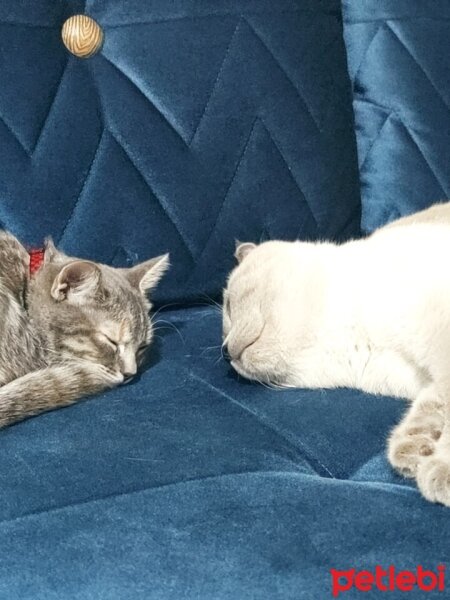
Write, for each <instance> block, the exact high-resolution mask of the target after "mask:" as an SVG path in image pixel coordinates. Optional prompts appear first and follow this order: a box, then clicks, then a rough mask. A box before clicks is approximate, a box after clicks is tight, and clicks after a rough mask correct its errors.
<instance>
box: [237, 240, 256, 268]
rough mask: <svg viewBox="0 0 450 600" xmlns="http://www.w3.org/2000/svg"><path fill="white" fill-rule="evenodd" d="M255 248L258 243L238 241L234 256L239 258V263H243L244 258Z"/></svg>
mask: <svg viewBox="0 0 450 600" xmlns="http://www.w3.org/2000/svg"><path fill="white" fill-rule="evenodd" d="M255 248H256V244H252V243H251V242H238V241H236V250H235V252H234V256H235V258H237V261H238V263H241V262H242V261H243V260H244V258H245V257H246V256H247V255H248V254H250V252H251V251H252V250H254V249H255Z"/></svg>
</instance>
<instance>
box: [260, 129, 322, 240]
mask: <svg viewBox="0 0 450 600" xmlns="http://www.w3.org/2000/svg"><path fill="white" fill-rule="evenodd" d="M259 120H260V121H261V123H262V125H263V127H264V129H265V130H266V132H267V135H268V136H269V139H270V140H271V141H272V143H273V145H274V146H275V149H276V150H277V152H278V154H279V156H280V158H281V160H282V161H283V163H284V164H285V166H286V169H287V171H288V173H289V176H290V179H291V180H292V181H293V183H294V185H295V186H296V187H297V189H298V191H299V192H300V194H301V196H302V198H303V200H304V204H305V205H306V207H307V209H308V211H309V214H310V215H311V218H312V220H313V221H314V223H315V224H316V227H317V229H318V230H319V229H320V227H319V223H318V222H317V219H316V217H315V216H314V213H313V211H312V209H311V206H310V205H309V202H308V200H307V198H306V196H305V194H304V193H303V190H302V188H301V187H300V185H299V183H298V182H297V180H296V179H295V177H294V174H293V173H292V170H291V168H290V167H289V164H288V162H287V160H286V159H285V158H284V155H283V152H282V151H281V148H280V146H279V144H278V142H277V141H276V140H275V137H274V136H273V135H272V134H271V132H270V130H269V128H268V127H267V125H266V122H265V121H264V119H263V118H262V117H259Z"/></svg>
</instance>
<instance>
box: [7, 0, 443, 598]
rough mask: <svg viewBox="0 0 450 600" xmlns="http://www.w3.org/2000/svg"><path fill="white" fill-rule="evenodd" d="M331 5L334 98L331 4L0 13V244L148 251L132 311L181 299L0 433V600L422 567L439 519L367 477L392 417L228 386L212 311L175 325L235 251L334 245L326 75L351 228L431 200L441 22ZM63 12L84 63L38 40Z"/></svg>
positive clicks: (334, 185) (355, 398)
mask: <svg viewBox="0 0 450 600" xmlns="http://www.w3.org/2000/svg"><path fill="white" fill-rule="evenodd" d="M343 6H344V10H345V24H344V25H345V39H346V44H347V53H348V57H349V58H348V60H349V65H348V68H349V71H350V77H349V76H348V73H347V64H346V55H345V47H344V41H343V32H342V21H341V10H340V2H339V1H338V0H277V1H276V2H271V1H270V0H195V1H194V0H171V1H170V2H168V1H167V0H147V1H146V2H143V1H142V0H94V1H90V0H87V1H86V2H83V1H78V2H77V1H75V0H73V1H70V2H69V1H63V0H61V1H58V2H55V1H54V0H45V1H44V0H22V1H20V2H17V1H16V0H3V2H1V3H0V34H1V37H0V81H1V85H0V161H1V165H2V169H1V170H0V221H1V222H2V224H3V226H5V227H7V228H9V229H11V230H12V231H13V232H14V233H16V234H18V235H19V236H21V237H22V238H23V239H24V240H26V241H28V242H29V243H39V242H40V241H41V239H42V238H43V237H44V236H45V235H47V234H48V233H52V234H53V236H54V237H55V239H56V241H57V242H60V243H61V244H62V246H63V247H64V248H65V249H66V250H67V251H68V252H73V253H75V254H81V255H84V256H90V257H92V258H96V259H100V260H104V261H105V262H112V263H113V264H116V265H123V264H128V263H132V262H135V261H137V260H140V259H142V258H146V257H147V256H150V255H156V254H159V253H161V252H165V251H167V250H170V251H171V253H172V260H173V263H174V268H173V270H172V271H171V274H170V276H169V277H168V278H167V279H166V280H165V282H164V284H163V286H162V287H161V289H160V292H159V295H158V298H157V299H158V301H159V302H164V303H166V302H184V304H185V306H184V307H181V308H178V309H177V310H171V311H167V310H166V311H165V312H164V311H163V312H161V313H159V314H158V315H157V317H156V320H157V327H158V332H157V335H158V337H157V339H156V341H155V343H154V345H153V347H152V350H151V353H150V356H149V362H148V365H147V368H146V369H145V370H144V372H143V373H142V374H141V375H140V376H139V377H138V379H137V380H136V381H135V382H133V383H132V384H130V385H127V386H125V387H121V388H118V389H116V390H113V391H111V392H108V393H107V394H104V395H101V396H98V397H96V398H92V399H90V400H88V401H86V402H82V403H80V404H78V405H76V406H73V407H71V408H68V409H65V410H60V411H56V412H54V413H49V414H46V415H43V416H41V417H38V418H35V419H31V420H29V421H27V422H24V423H21V424H18V425H16V426H14V427H11V428H9V429H6V430H3V431H1V432H0V451H1V460H0V539H1V544H0V598H2V599H3V598H5V599H7V600H53V599H54V600H75V599H76V600H99V599H101V598H105V599H107V600H116V599H117V600H127V599H130V600H140V599H142V600H169V599H175V600H267V599H270V600H299V599H302V600H324V599H326V598H331V577H330V574H329V569H330V568H337V569H349V568H355V569H358V570H362V569H373V568H374V567H375V566H376V565H377V564H380V565H383V566H389V565H390V564H393V565H395V567H396V568H397V569H399V570H401V569H409V570H411V569H415V568H416V566H417V565H418V564H421V565H423V566H425V567H428V568H432V569H435V568H436V566H437V565H438V564H440V563H445V562H446V560H447V556H448V540H449V535H450V520H449V514H450V513H449V511H448V509H445V508H443V507H440V506H436V505H431V504H429V503H427V502H426V501H425V500H423V499H422V498H421V496H420V495H419V493H418V492H417V490H416V488H415V486H414V485H413V484H411V483H410V482H407V481H405V480H403V479H401V478H400V477H398V476H396V475H395V474H394V473H393V472H392V471H391V469H390V468H389V466H388V464H387V461H386V459H385V457H384V451H385V450H384V449H385V444H386V438H387V435H388V432H389V430H390V429H391V428H392V427H393V425H394V423H395V422H397V421H398V419H399V418H400V415H401V413H402V411H403V410H404V404H403V403H402V402H401V401H398V400H393V399H390V398H381V397H372V396H368V395H365V394H362V393H359V392H355V391H350V390H336V391H332V392H330V391H321V390H319V391H309V390H293V391H275V390H270V389H267V388H265V387H261V386H258V385H254V384H251V383H248V382H245V381H243V380H242V379H238V378H237V376H236V375H235V374H234V373H233V371H232V370H231V369H230V368H229V366H228V365H227V363H226V362H225V361H224V360H222V359H221V355H220V343H221V332H220V315H219V313H218V311H217V310H216V309H214V308H212V307H210V306H206V307H205V306H196V307H195V306H192V305H191V306H189V307H187V304H188V302H189V301H191V300H195V299H197V302H198V304H200V303H201V302H202V303H204V299H205V295H215V294H216V293H217V292H219V290H220V287H221V286H222V284H223V281H224V277H225V274H226V272H227V270H228V269H229V268H230V267H231V265H232V264H233V261H232V252H233V246H234V238H235V237H237V238H240V239H253V240H259V239H266V238H270V237H285V238H287V239H292V238H295V237H297V236H300V237H302V238H316V237H334V238H335V239H341V238H345V237H346V236H349V235H357V234H358V233H359V230H360V212H361V210H360V200H359V180H358V162H357V156H356V144H355V140H354V137H355V128H354V124H353V113H352V97H351V81H350V79H351V80H352V81H353V82H354V108H355V116H356V137H357V139H358V151H359V162H360V168H361V190H362V194H363V227H364V229H365V230H366V231H369V230H371V229H372V228H373V227H375V226H376V225H378V224H381V223H383V222H385V221H386V220H389V219H391V218H393V217H394V216H396V215H398V214H403V213H405V212H410V211H412V210H413V209H414V208H418V207H422V206H424V205H426V204H427V203H429V202H432V201H434V200H435V199H437V198H442V197H443V195H444V192H445V185H446V183H445V182H446V180H445V174H446V173H447V172H448V170H446V169H448V167H447V166H446V163H445V160H446V158H445V157H446V150H447V148H446V147H445V138H446V135H447V133H446V131H447V130H446V124H447V123H448V118H449V117H448V112H447V111H446V110H445V106H444V99H446V98H447V95H446V94H447V91H446V89H447V88H446V87H445V86H446V85H447V82H448V74H447V72H446V70H445V68H444V64H445V61H446V58H445V57H446V50H447V49H448V45H449V42H448V41H447V38H446V36H445V33H446V28H447V25H448V22H449V21H448V20H447V19H448V16H449V13H448V9H447V3H446V1H444V0H407V1H406V0H395V1H394V0H393V1H392V2H386V1H384V0H372V1H370V2H369V1H368V0H347V1H345V2H344V4H343ZM78 12H82V13H87V14H90V15H92V16H93V17H94V18H96V19H97V20H98V22H99V23H100V24H101V25H102V27H103V28H104V31H105V44H104V47H103V49H102V52H101V54H99V55H98V56H96V57H93V58H92V59H89V60H86V61H82V60H79V59H76V58H74V57H71V56H69V55H68V54H67V52H66V51H65V50H64V48H63V46H62V44H61V41H60V29H61V26H62V23H63V22H64V20H65V19H66V18H67V17H68V16H70V15H72V14H74V13H78ZM378 30H379V31H378ZM377 31H378V33H377ZM373 36H375V37H374V41H373V42H372V43H371V41H370V40H371V39H372V37H373ZM398 40H401V42H400V41H398ZM447 54H448V52H447ZM411 55H412V56H414V57H415V58H414V60H413V59H412V58H411ZM419 65H420V66H421V67H423V69H425V71H426V73H427V75H428V77H427V76H425V75H424V74H423V73H422V71H421V68H420V66H419ZM430 82H434V83H435V85H436V87H437V90H439V93H438V92H437V91H436V90H434V89H433V86H432V85H431V83H430ZM447 87H448V86H447ZM439 94H440V95H441V96H442V98H441V100H442V102H441V101H440V100H439ZM447 137H448V135H447ZM413 142H415V143H416V144H417V148H416V146H415V145H414V143H413ZM419 148H420V150H419ZM432 172H434V174H435V175H436V177H437V179H438V181H439V182H440V186H441V187H439V186H438V185H437V182H436V180H435V179H434V177H432V176H431V173H432ZM199 299H202V300H201V302H200V301H199ZM324 368H325V366H324ZM447 585H448V583H447ZM342 597H343V598H344V597H345V598H348V599H350V600H356V599H359V598H360V597H361V592H358V591H355V590H353V591H351V592H347V593H346V595H345V596H342ZM365 597H367V598H378V597H380V595H379V594H378V592H372V593H366V594H365ZM390 597H391V598H395V599H396V598H398V597H399V596H398V595H397V596H396V595H395V593H391V594H390ZM401 597H403V595H402V596H401ZM436 597H441V595H437V594H435V593H428V594H427V598H430V599H431V598H436ZM408 598H412V599H417V600H423V598H424V596H423V593H422V592H420V591H419V592H417V591H415V592H410V593H409V594H408Z"/></svg>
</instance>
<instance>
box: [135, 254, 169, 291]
mask: <svg viewBox="0 0 450 600" xmlns="http://www.w3.org/2000/svg"><path fill="white" fill-rule="evenodd" d="M169 266H170V261H169V255H168V254H162V255H161V256H157V257H156V258H151V259H150V260H146V261H145V262H143V263H140V264H139V265H136V266H135V267H131V269H124V272H125V277H126V278H127V279H128V281H129V282H130V283H131V285H132V286H133V287H135V288H136V289H138V290H139V291H140V292H141V293H142V294H144V295H145V293H146V292H148V291H149V290H151V289H153V288H154V287H155V286H156V285H157V284H158V283H159V281H160V279H161V277H162V276H163V275H164V273H165V272H166V271H167V269H168V268H169Z"/></svg>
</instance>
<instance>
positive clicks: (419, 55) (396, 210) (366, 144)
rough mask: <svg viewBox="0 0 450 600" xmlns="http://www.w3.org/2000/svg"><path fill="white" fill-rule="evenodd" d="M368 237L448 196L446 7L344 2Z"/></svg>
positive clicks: (442, 2)
mask: <svg viewBox="0 0 450 600" xmlns="http://www.w3.org/2000/svg"><path fill="white" fill-rule="evenodd" d="M343 12H344V23H345V39H346V44H347V50H348V62H349V71H350V76H351V79H352V82H353V89H354V111H355V120H356V132H357V141H358V156H359V168H360V177H361V196H362V228H363V230H364V231H366V232H369V231H372V230H373V229H375V228H376V227H379V226H380V225H383V224H384V223H386V222H387V221H391V220H393V219H395V218H397V217H399V216H401V215H405V214H409V213H413V212H415V211H417V210H420V209H422V208H425V207H426V206H429V205H430V204H433V203H434V202H438V201H442V200H446V199H448V198H450V160H449V151H450V68H449V44H450V42H449V40H450V2H448V0H343Z"/></svg>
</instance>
